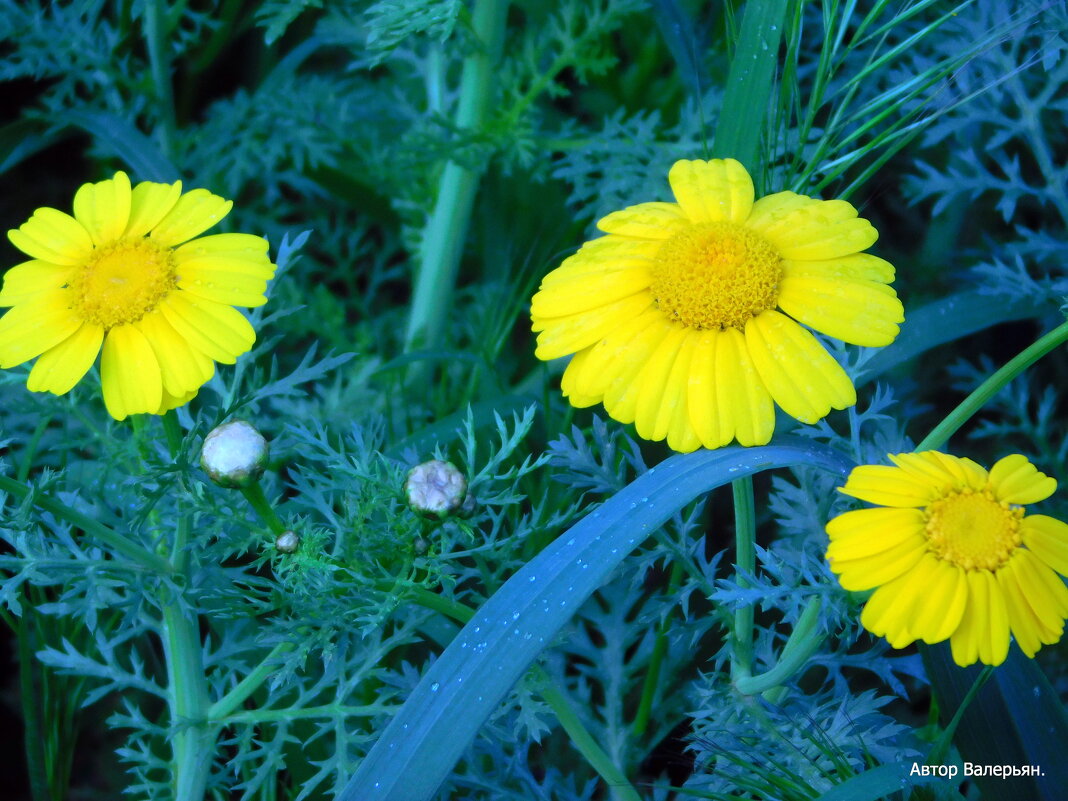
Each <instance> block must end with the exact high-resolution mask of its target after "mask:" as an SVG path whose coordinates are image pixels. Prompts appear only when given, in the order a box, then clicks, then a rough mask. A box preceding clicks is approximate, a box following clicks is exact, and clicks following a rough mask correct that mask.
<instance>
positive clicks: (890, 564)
mask: <svg viewBox="0 0 1068 801" xmlns="http://www.w3.org/2000/svg"><path fill="white" fill-rule="evenodd" d="M925 553H927V550H926V543H925V541H924V540H923V538H922V537H917V536H911V537H905V538H904V539H902V540H901V542H899V543H898V544H897V545H894V546H892V547H890V548H887V549H886V550H885V551H883V552H881V553H878V554H874V555H872V556H863V557H859V558H856V559H840V558H839V559H835V560H834V561H833V562H831V563H830V564H831V570H833V571H834V572H835V573H837V574H838V583H839V584H841V585H842V587H843V588H844V589H847V590H849V591H850V592H861V591H863V590H870V589H872V588H873V587H878V586H880V585H882V584H887V583H890V582H892V581H896V580H897V579H898V578H899V577H901V576H904V575H906V574H908V573H909V571H911V570H913V568H915V567H916V564H917V563H918V562H919V561H920V559H922V558H923V556H924V554H925Z"/></svg>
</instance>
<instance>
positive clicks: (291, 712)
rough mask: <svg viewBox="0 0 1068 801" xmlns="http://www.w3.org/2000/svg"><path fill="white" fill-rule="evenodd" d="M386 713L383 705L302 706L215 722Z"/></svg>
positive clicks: (339, 716)
mask: <svg viewBox="0 0 1068 801" xmlns="http://www.w3.org/2000/svg"><path fill="white" fill-rule="evenodd" d="M386 711H388V710H387V708H386V707H383V706H382V705H381V704H370V705H368V706H341V705H340V704H324V705H322V706H302V707H299V708H295V709H294V708H286V709H250V710H248V711H246V712H238V713H237V714H235V715H230V716H228V717H226V718H225V719H222V720H216V721H213V722H214V723H216V724H218V725H221V726H229V725H231V724H234V723H276V722H278V721H290V720H301V719H304V720H307V719H308V718H341V717H348V718H355V717H364V718H369V717H371V716H373V715H381V714H382V713H383V712H386Z"/></svg>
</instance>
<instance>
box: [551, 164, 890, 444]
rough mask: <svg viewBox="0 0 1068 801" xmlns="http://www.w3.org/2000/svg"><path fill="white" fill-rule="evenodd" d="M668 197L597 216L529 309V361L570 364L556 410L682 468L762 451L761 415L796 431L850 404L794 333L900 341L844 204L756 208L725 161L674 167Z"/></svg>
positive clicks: (852, 394)
mask: <svg viewBox="0 0 1068 801" xmlns="http://www.w3.org/2000/svg"><path fill="white" fill-rule="evenodd" d="M668 181H669V182H670V184H671V189H672V191H673V192H674V194H675V199H676V201H677V202H676V203H641V204H639V205H637V206H631V207H629V208H626V209H623V210H622V211H616V212H613V213H612V214H609V215H608V216H607V217H605V218H603V219H602V220H600V221H599V222H598V223H597V227H598V228H600V229H601V230H602V231H604V232H605V233H606V234H607V236H603V237H600V238H599V239H594V240H592V241H590V242H587V243H586V244H584V245H583V246H582V248H581V249H580V250H579V251H578V252H577V253H575V254H574V255H573V256H571V257H569V258H567V259H565V260H564V262H563V264H561V265H560V266H559V267H558V268H556V269H555V270H553V271H552V272H551V273H549V274H548V275H547V276H545V278H544V280H543V281H542V284H541V288H540V290H539V291H538V293H537V294H536V295H534V298H533V300H532V302H531V319H532V320H533V330H534V331H537V332H540V333H539V334H538V345H537V350H536V351H535V354H536V355H537V357H538V358H539V359H555V358H558V357H561V356H566V355H568V354H574V357H573V358H572V359H571V363H570V364H569V365H568V367H567V369H566V370H565V371H564V377H563V381H562V389H563V392H564V395H565V396H567V398H568V399H569V400H570V401H571V403H572V404H573V405H575V406H580V407H582V406H592V405H594V404H596V403H603V404H604V407H605V409H606V410H607V412H608V414H610V415H611V416H612V417H613V418H615V419H616V420H619V421H620V422H622V423H630V422H633V423H635V425H636V427H637V430H638V435H639V436H641V437H644V438H645V439H650V440H662V439H664V438H665V437H666V438H667V441H668V445H670V446H671V447H672V448H673V449H675V450H677V451H683V452H686V451H692V450H695V449H696V448H698V447H699V446H701V445H704V446H705V447H706V448H718V447H720V446H722V445H726V444H727V443H729V442H730V441H731V440H734V439H737V440H738V442H739V443H741V444H742V445H763V444H765V443H767V442H768V440H770V439H771V435H772V433H773V431H774V428H775V410H774V405H773V402H774V403H777V404H778V405H779V406H780V407H782V409H783V411H785V412H786V413H787V414H789V415H791V416H793V417H795V418H797V419H798V420H800V421H802V422H805V423H814V422H816V421H817V420H819V419H820V418H822V417H823V416H825V415H826V414H827V413H828V412H829V411H830V410H831V409H832V408H835V409H844V408H846V407H847V406H851V405H853V404H854V403H856V391H855V390H854V388H853V384H852V382H851V381H850V380H849V378H848V376H846V374H845V371H843V370H842V368H841V367H840V366H839V364H838V363H837V362H836V361H835V360H834V359H833V358H832V357H831V355H830V354H829V353H828V352H827V351H826V350H825V349H824V348H823V346H822V345H820V343H819V342H818V341H817V340H816V338H815V337H814V336H813V335H812V334H811V333H810V332H809V331H808V330H807V329H806V328H805V327H804V326H809V327H811V328H813V329H815V330H817V331H820V332H822V333H824V334H828V335H830V336H832V337H836V338H838V339H842V340H844V341H846V342H851V343H853V344H856V345H867V346H881V345H888V344H890V343H891V342H892V341H893V340H894V337H896V336H897V333H898V323H900V322H903V321H904V314H903V310H902V307H901V302H900V301H899V300H898V299H897V295H896V293H895V292H894V290H893V289H891V288H890V287H889V286H888V284H889V283H890V281H892V280H893V278H894V268H893V267H892V266H891V265H890V264H889V263H887V262H886V261H883V260H882V259H880V258H877V257H875V256H872V255H869V254H867V253H862V252H861V251H863V250H864V249H865V248H868V247H870V246H871V245H872V244H874V242H875V240H876V238H877V237H878V234H877V233H876V231H875V229H874V228H872V226H871V224H870V223H868V221H867V220H864V219H861V218H859V217H857V211H856V209H854V208H853V207H852V206H851V205H850V204H849V203H846V202H845V201H842V200H817V199H815V198H810V197H804V196H802V195H798V194H795V193H793V192H779V193H777V194H774V195H768V196H766V197H763V198H761V199H759V200H757V201H756V202H754V201H753V195H754V190H753V181H752V179H751V178H750V177H749V174H748V173H747V172H746V171H745V168H744V167H743V166H742V165H741V164H739V163H738V162H737V161H734V160H733V159H722V160H721V159H713V160H712V161H679V162H676V163H675V165H674V166H673V167H672V168H671V171H670V172H669V173H668ZM799 323H800V324H803V325H800V324H799Z"/></svg>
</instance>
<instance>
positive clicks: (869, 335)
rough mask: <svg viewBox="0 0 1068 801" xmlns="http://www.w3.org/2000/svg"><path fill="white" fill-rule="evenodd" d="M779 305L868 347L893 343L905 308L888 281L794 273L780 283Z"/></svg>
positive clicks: (832, 333) (814, 325) (807, 322)
mask: <svg viewBox="0 0 1068 801" xmlns="http://www.w3.org/2000/svg"><path fill="white" fill-rule="evenodd" d="M778 301H779V308H781V309H782V310H783V311H785V312H786V313H787V314H789V315H790V316H791V317H793V318H794V319H795V320H797V321H799V322H802V323H804V324H805V325H807V326H809V327H810V328H814V329H816V330H817V331H819V332H820V333H823V334H827V335H828V336H832V337H835V338H836V339H840V340H842V341H843V342H849V343H851V344H853V345H863V346H865V347H882V346H884V345H889V344H890V343H891V342H893V341H894V339H895V338H896V337H897V335H898V332H899V330H900V329H899V328H898V323H901V322H904V320H905V312H904V308H903V307H902V305H901V301H900V300H898V299H897V293H896V292H894V290H893V289H891V288H890V287H888V286H886V284H878V283H875V282H872V281H864V282H861V281H843V280H841V279H837V280H836V279H832V278H810V277H791V275H790V273H789V272H787V273H786V276H785V277H784V278H783V280H782V282H781V283H780V284H779V299H778Z"/></svg>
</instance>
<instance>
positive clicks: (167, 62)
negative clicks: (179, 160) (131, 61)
mask: <svg viewBox="0 0 1068 801" xmlns="http://www.w3.org/2000/svg"><path fill="white" fill-rule="evenodd" d="M164 6H165V2H164V0H148V2H147V3H145V16H144V29H145V45H146V47H147V49H148V61H149V69H150V70H151V73H152V82H153V83H154V84H155V86H156V102H157V103H158V104H159V111H160V120H161V122H162V123H163V127H162V130H161V134H160V136H161V139H162V142H161V145H162V148H163V152H164V153H165V154H166V155H167V156H168V157H170V156H171V155H173V152H174V133H175V130H176V127H177V125H176V122H175V115H174V87H173V86H172V84H171V59H170V52H169V50H168V48H167V30H166V19H167V11H166V8H165V7H164Z"/></svg>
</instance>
